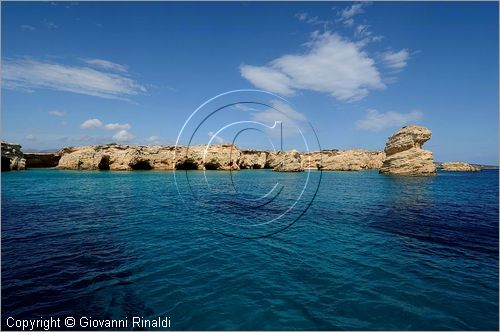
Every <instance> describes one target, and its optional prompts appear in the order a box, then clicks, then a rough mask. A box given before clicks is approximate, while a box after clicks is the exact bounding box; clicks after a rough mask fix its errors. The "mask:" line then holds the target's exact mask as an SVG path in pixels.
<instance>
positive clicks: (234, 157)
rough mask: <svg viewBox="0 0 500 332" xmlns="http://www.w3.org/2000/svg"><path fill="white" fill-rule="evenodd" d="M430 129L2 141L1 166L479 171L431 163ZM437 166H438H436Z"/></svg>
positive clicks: (411, 172)
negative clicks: (268, 146) (45, 145)
mask: <svg viewBox="0 0 500 332" xmlns="http://www.w3.org/2000/svg"><path fill="white" fill-rule="evenodd" d="M431 135H432V134H431V132H430V130H429V129H427V128H425V127H420V126H406V127H403V128H402V129H400V130H399V131H397V132H396V133H394V134H393V135H392V136H391V137H390V138H389V140H388V142H387V144H386V147H385V149H384V151H378V150H375V151H373V150H362V149H357V150H323V151H316V152H302V153H301V152H298V151H295V150H292V151H262V150H244V149H239V148H238V147H237V146H235V145H231V144H217V145H211V146H208V147H207V146H205V145H203V146H190V147H175V146H145V145H120V144H115V143H112V144H105V145H92V146H82V147H68V148H63V149H61V150H59V151H57V152H56V153H24V154H23V153H22V151H21V146H20V145H18V144H11V143H7V142H2V171H8V170H22V169H26V168H50V167H54V168H57V169H67V170H113V171H129V170H151V169H152V170H235V171H236V170H242V169H273V170H274V171H277V172H301V171H304V170H305V169H318V170H325V171H360V170H367V169H375V170H379V172H380V173H383V174H395V175H410V176H429V175H435V174H436V168H440V169H442V170H449V171H479V170H480V168H479V167H477V166H474V165H470V164H466V163H461V162H455V163H434V161H433V157H432V152H430V151H427V150H423V149H422V145H423V144H424V143H425V142H426V141H427V140H429V139H430V137H431ZM436 166H437V167H436Z"/></svg>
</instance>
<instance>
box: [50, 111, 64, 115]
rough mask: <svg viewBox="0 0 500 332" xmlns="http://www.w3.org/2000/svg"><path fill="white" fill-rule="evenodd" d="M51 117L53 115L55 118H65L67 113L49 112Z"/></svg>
mask: <svg viewBox="0 0 500 332" xmlns="http://www.w3.org/2000/svg"><path fill="white" fill-rule="evenodd" d="M48 113H49V115H53V116H65V115H66V113H65V112H59V111H48Z"/></svg>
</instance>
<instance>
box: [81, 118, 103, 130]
mask: <svg viewBox="0 0 500 332" xmlns="http://www.w3.org/2000/svg"><path fill="white" fill-rule="evenodd" d="M101 126H102V122H101V120H99V119H89V120H87V121H84V122H83V123H82V124H81V125H80V128H82V129H91V128H99V127H101Z"/></svg>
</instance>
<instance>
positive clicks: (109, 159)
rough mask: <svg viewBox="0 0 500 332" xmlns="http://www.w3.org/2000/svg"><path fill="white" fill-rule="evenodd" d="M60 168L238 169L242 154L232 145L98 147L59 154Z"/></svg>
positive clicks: (110, 145) (80, 148)
mask: <svg viewBox="0 0 500 332" xmlns="http://www.w3.org/2000/svg"><path fill="white" fill-rule="evenodd" d="M59 154H60V155H61V159H60V160H59V164H58V166H57V168H60V169H79V170H147V169H157V170H173V169H182V170H188V169H198V170H202V169H210V170H212V169H214V170H216V169H217V170H229V169H239V166H238V163H237V161H238V160H239V159H240V155H241V151H240V150H239V149H238V148H236V147H235V146H233V145H229V144H221V145H211V146H209V147H208V149H207V150H206V151H205V146H190V147H189V148H187V147H175V146H141V145H139V146H132V145H118V144H108V145H96V146H84V147H78V148H66V149H63V150H61V151H59Z"/></svg>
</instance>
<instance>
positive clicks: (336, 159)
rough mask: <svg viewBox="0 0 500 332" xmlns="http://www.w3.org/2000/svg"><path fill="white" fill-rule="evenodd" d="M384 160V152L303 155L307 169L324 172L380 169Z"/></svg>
mask: <svg viewBox="0 0 500 332" xmlns="http://www.w3.org/2000/svg"><path fill="white" fill-rule="evenodd" d="M384 159H385V153H384V152H383V151H370V150H323V151H321V152H308V153H304V154H302V161H303V163H304V167H305V168H308V169H322V170H324V171H360V170H363V169H379V168H380V167H381V166H382V162H383V161H384Z"/></svg>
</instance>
